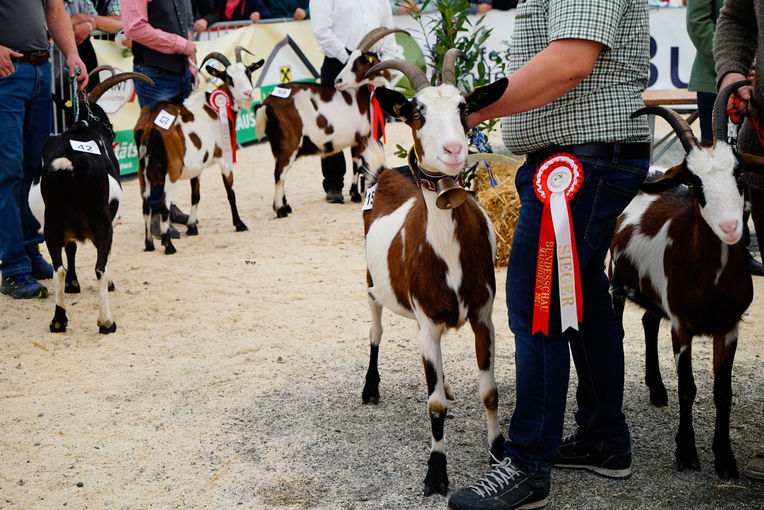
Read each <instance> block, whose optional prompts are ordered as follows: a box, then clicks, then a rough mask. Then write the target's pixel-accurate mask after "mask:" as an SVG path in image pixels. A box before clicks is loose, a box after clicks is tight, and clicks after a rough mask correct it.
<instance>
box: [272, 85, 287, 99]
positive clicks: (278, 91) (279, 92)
mask: <svg viewBox="0 0 764 510" xmlns="http://www.w3.org/2000/svg"><path fill="white" fill-rule="evenodd" d="M291 93H292V89H285V88H284V87H276V88H275V89H273V90H271V95H272V96H276V97H281V98H284V99H286V98H287V97H289V95H290V94H291Z"/></svg>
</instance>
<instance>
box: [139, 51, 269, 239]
mask: <svg viewBox="0 0 764 510" xmlns="http://www.w3.org/2000/svg"><path fill="white" fill-rule="evenodd" d="M242 51H247V50H246V49H245V48H243V47H241V46H237V47H236V50H235V52H236V62H235V63H233V64H231V63H230V61H229V60H228V58H227V57H226V56H225V55H222V54H220V53H218V52H212V53H210V54H209V55H207V56H206V57H205V58H204V60H203V61H202V63H201V65H200V66H199V69H202V68H204V64H205V62H207V61H208V60H210V59H215V60H217V61H218V62H220V63H221V64H223V67H224V68H223V69H222V70H221V69H217V68H215V67H213V66H211V65H208V66H207V67H206V68H205V69H206V71H207V72H208V73H209V74H211V75H212V76H214V77H216V78H219V79H220V80H221V81H222V85H220V87H219V90H222V91H223V92H224V93H225V94H226V95H227V96H228V98H229V104H230V105H231V115H232V117H233V119H232V120H231V121H229V123H228V124H229V125H228V129H229V130H230V132H231V139H233V131H234V130H235V129H236V117H237V114H238V110H239V109H240V108H248V107H249V106H250V105H251V104H252V101H253V100H254V97H255V92H254V88H253V87H252V73H253V72H254V71H255V70H256V69H258V68H260V67H261V66H262V65H263V61H262V60H260V61H258V62H255V63H253V64H249V65H245V64H244V63H243V62H242V57H241V52H242ZM248 53H249V52H248ZM209 95H210V93H209V92H205V91H199V92H196V93H194V94H191V95H190V96H189V97H188V98H187V99H186V100H185V101H184V102H183V105H176V104H172V103H168V102H160V103H157V104H154V105H150V106H148V105H147V106H144V107H143V108H142V109H141V113H140V116H139V117H138V121H137V122H136V124H135V129H134V130H133V135H134V137H135V144H136V146H137V147H138V181H139V183H140V190H141V196H142V197H143V217H144V220H145V224H146V228H145V249H146V251H152V250H153V249H154V240H153V239H152V237H151V231H150V221H151V216H150V207H149V201H148V200H149V195H150V193H151V188H152V187H153V186H155V185H157V184H163V185H164V198H163V202H162V209H161V215H162V216H161V220H162V221H161V226H160V230H161V240H162V245H163V246H164V247H165V253H167V254H172V253H175V251H176V250H175V247H174V246H173V244H172V241H171V240H170V235H169V233H168V231H167V229H168V228H169V211H170V207H171V204H172V202H173V197H174V196H175V192H176V187H177V185H178V181H180V180H183V179H190V180H191V210H190V211H189V214H188V221H187V231H186V233H187V234H188V235H196V234H198V228H197V224H198V221H197V217H196V215H197V208H198V205H199V175H200V174H201V173H202V170H204V169H205V168H207V167H208V166H210V165H212V164H214V163H217V164H218V165H220V171H221V173H222V177H223V184H224V185H225V189H226V194H227V197H228V203H229V205H230V206H231V215H232V217H233V224H234V226H235V227H236V230H237V231H244V230H247V226H246V225H245V224H244V222H243V221H241V218H239V211H238V209H237V207H236V194H235V193H234V191H233V169H231V168H229V167H228V166H227V165H226V164H224V154H223V153H224V151H225V150H227V149H230V148H226V147H224V145H225V143H224V142H223V135H222V133H221V130H220V123H219V121H218V114H217V112H216V111H215V110H214V109H213V108H212V107H211V106H210V105H209V104H208V98H209ZM162 112H165V113H164V114H165V115H170V116H172V117H173V121H172V123H171V124H170V125H169V126H168V127H167V128H166V129H165V128H164V127H161V126H159V125H157V124H155V120H156V118H157V116H159V115H160V114H162Z"/></svg>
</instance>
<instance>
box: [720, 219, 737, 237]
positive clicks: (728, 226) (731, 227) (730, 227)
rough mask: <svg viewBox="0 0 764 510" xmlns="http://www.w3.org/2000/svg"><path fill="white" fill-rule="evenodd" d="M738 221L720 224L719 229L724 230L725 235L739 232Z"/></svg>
mask: <svg viewBox="0 0 764 510" xmlns="http://www.w3.org/2000/svg"><path fill="white" fill-rule="evenodd" d="M737 225H738V221H737V220H729V221H724V222H722V223H720V224H719V228H721V229H722V232H724V233H725V234H731V233H733V232H735V231H736V230H737Z"/></svg>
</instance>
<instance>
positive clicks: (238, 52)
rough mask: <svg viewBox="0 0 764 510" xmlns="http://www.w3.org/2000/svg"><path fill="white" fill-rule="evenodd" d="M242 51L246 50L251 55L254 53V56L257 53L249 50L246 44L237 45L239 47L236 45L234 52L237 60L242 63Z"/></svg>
mask: <svg viewBox="0 0 764 510" xmlns="http://www.w3.org/2000/svg"><path fill="white" fill-rule="evenodd" d="M242 51H246V52H247V53H249V54H250V55H252V56H253V57H254V56H255V54H254V53H252V52H251V51H249V50H248V49H247V48H245V47H244V46H237V47H236V49H234V52H235V53H236V62H238V63H241V52H242Z"/></svg>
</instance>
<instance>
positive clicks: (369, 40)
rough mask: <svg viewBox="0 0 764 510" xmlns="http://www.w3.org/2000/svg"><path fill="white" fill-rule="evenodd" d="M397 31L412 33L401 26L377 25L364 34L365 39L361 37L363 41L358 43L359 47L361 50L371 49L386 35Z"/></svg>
mask: <svg viewBox="0 0 764 510" xmlns="http://www.w3.org/2000/svg"><path fill="white" fill-rule="evenodd" d="M395 32H401V33H403V34H406V35H410V34H409V33H408V32H406V31H405V30H402V29H400V28H387V27H377V28H375V29H373V30H371V31H370V32H369V33H368V34H366V35H365V36H363V39H361V41H360V42H359V43H358V49H359V50H361V52H364V51H369V49H371V47H372V46H374V44H375V43H376V42H377V41H379V40H380V39H382V38H383V37H385V36H388V35H390V34H394V33H395Z"/></svg>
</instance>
